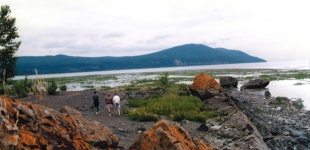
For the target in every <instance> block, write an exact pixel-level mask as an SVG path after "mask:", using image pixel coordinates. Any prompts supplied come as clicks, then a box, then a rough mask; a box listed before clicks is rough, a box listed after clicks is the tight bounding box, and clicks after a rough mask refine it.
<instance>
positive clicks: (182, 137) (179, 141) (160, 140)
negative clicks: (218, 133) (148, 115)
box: [129, 120, 213, 150]
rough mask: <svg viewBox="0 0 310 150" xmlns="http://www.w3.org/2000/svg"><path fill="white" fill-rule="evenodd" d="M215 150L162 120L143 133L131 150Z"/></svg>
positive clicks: (176, 126) (178, 127) (180, 128)
mask: <svg viewBox="0 0 310 150" xmlns="http://www.w3.org/2000/svg"><path fill="white" fill-rule="evenodd" d="M145 149H161V150H170V149H171V150H213V148H212V147H211V146H208V145H207V144H206V143H204V142H202V141H201V140H198V139H193V138H191V136H190V135H189V134H188V133H187V132H186V131H185V130H184V129H183V128H182V127H180V126H179V125H172V124H170V123H168V121H165V120H160V121H159V122H157V123H156V124H155V125H154V127H152V128H151V129H149V130H147V131H145V132H143V133H142V134H141V135H140V137H139V138H138V140H137V141H136V142H135V143H134V144H133V145H131V146H130V148H129V150H145Z"/></svg>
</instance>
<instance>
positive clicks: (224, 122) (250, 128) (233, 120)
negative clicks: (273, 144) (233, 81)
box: [190, 73, 268, 150]
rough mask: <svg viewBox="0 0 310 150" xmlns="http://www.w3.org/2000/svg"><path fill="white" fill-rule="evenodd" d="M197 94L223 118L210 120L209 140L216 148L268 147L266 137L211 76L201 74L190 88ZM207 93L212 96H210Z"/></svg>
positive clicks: (262, 148) (208, 107)
mask: <svg viewBox="0 0 310 150" xmlns="http://www.w3.org/2000/svg"><path fill="white" fill-rule="evenodd" d="M190 89H191V91H192V92H193V94H194V95H197V94H198V96H199V97H200V98H201V100H203V101H204V102H205V108H206V109H207V110H212V111H215V112H217V113H219V114H220V116H221V117H218V118H212V119H208V120H207V122H206V126H208V128H209V130H208V131H207V132H205V139H206V140H207V141H208V142H209V143H210V144H211V145H212V146H213V147H214V148H216V149H260V150H267V149H268V147H267V145H266V143H265V142H264V141H263V137H262V136H261V134H260V133H259V132H258V130H257V129H256V127H255V126H254V125H253V124H252V122H251V121H250V120H249V118H248V117H247V116H246V115H245V114H244V113H243V112H242V111H240V110H239V108H238V107H237V106H236V105H235V103H234V102H233V101H232V100H231V99H230V97H228V96H227V94H226V93H225V92H224V91H223V90H222V88H221V85H220V84H219V83H218V82H217V81H216V80H215V79H213V78H212V77H211V76H209V75H207V74H204V73H201V74H199V75H198V76H196V77H195V80H194V83H193V84H192V85H191V86H190ZM205 93H212V94H209V95H212V96H206V94H205Z"/></svg>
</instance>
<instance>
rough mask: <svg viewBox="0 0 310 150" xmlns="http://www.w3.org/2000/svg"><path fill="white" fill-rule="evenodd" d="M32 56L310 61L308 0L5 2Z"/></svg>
mask: <svg viewBox="0 0 310 150" xmlns="http://www.w3.org/2000/svg"><path fill="white" fill-rule="evenodd" d="M4 4H7V5H9V6H10V7H11V10H12V16H13V17H16V19H17V23H16V26H17V27H18V32H19V34H20V36H21V38H20V40H21V41H22V45H21V47H20V49H19V50H18V52H17V55H19V56H25V55H56V54H65V55H73V56H128V55H141V54H146V53H151V52H155V51H159V50H162V49H167V48H170V47H173V46H177V45H181V44H187V43H198V44H206V45H208V46H211V47H224V48H227V49H237V50H242V51H244V52H246V53H249V54H250V55H254V56H257V57H260V58H263V59H266V60H294V59H309V56H310V46H309V44H308V41H309V40H308V39H310V29H309V26H310V22H309V21H308V18H310V9H308V8H310V4H309V3H308V1H307V0H299V1H291V0H274V1H268V0H252V1H248V0H234V1H228V0H217V1H214V0H191V1H189V0H186V1H179V0H169V1H165V0H150V1H144V0H130V1H125V0H113V1H110V0H92V1H82V0H66V1H61V0H53V1H40V0H27V1H24V0H14V1H11V0H2V1H1V2H0V5H4Z"/></svg>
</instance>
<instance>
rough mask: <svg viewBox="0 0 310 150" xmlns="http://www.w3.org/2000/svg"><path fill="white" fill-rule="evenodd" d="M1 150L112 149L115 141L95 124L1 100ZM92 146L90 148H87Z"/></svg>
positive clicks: (65, 111) (68, 112)
mask: <svg viewBox="0 0 310 150" xmlns="http://www.w3.org/2000/svg"><path fill="white" fill-rule="evenodd" d="M0 112H1V113H0V129H1V131H2V132H0V149H1V148H4V149H81V150H84V149H90V148H92V149H115V148H117V145H118V138H117V137H116V136H115V135H113V134H112V133H111V131H110V130H109V129H108V128H106V127H104V126H103V125H101V124H100V123H99V122H97V121H90V120H87V119H85V118H84V117H83V116H82V115H81V113H80V112H78V111H76V110H74V109H72V108H70V107H67V106H65V107H63V108H62V109H61V111H60V112H58V111H55V110H53V109H49V108H47V107H44V106H40V105H34V104H32V103H23V102H20V101H15V100H12V99H11V98H9V97H5V96H0ZM90 146H91V147H90Z"/></svg>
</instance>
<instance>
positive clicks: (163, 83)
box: [157, 73, 170, 90]
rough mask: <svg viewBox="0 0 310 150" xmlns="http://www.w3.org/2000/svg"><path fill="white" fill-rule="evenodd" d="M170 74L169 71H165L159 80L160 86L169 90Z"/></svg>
mask: <svg viewBox="0 0 310 150" xmlns="http://www.w3.org/2000/svg"><path fill="white" fill-rule="evenodd" d="M168 77H169V75H168V73H165V74H164V75H162V76H161V77H160V78H159V79H158V80H157V83H158V85H159V87H161V88H163V89H165V90H167V89H168V88H169V86H170V85H169V78H168Z"/></svg>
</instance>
